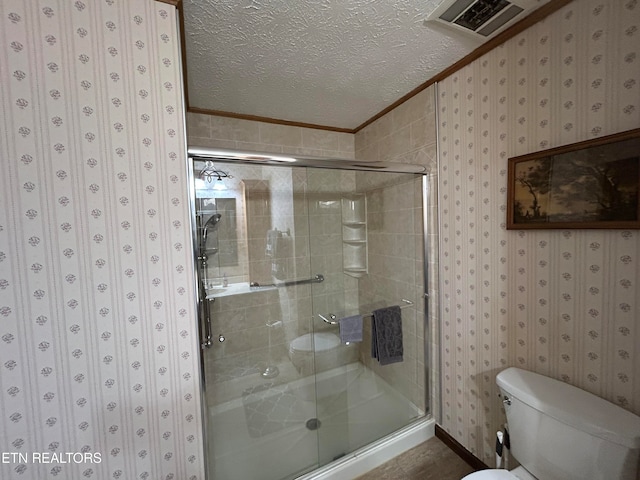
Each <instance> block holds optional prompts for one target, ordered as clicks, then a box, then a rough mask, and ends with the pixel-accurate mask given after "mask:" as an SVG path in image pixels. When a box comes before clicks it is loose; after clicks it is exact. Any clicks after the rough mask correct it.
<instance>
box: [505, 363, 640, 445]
mask: <svg viewBox="0 0 640 480" xmlns="http://www.w3.org/2000/svg"><path fill="white" fill-rule="evenodd" d="M496 382H497V384H498V386H499V387H500V388H501V389H502V390H503V391H504V392H505V393H508V394H509V395H511V396H512V397H514V398H517V399H518V400H520V401H521V402H523V403H525V404H527V405H529V406H530V407H532V408H535V409H536V410H538V411H540V412H542V413H544V414H546V415H549V416H550V417H552V418H555V419H556V420H558V421H559V422H562V423H565V424H567V425H570V426H572V427H574V428H576V429H578V430H581V431H583V432H586V433H589V434H591V435H594V436H596V437H600V438H602V439H604V440H607V441H610V442H613V443H617V444H619V445H623V446H625V447H628V448H632V449H636V448H640V417H638V416H637V415H634V414H633V413H631V412H629V411H627V410H625V409H623V408H621V407H619V406H617V405H614V404H613V403H611V402H608V401H606V400H604V399H603V398H600V397H597V396H596V395H593V394H591V393H589V392H587V391H585V390H581V389H579V388H577V387H574V386H573V385H569V384H568V383H564V382H561V381H559V380H555V379H553V378H549V377H545V376H544V375H540V374H537V373H534V372H529V371H527V370H522V369H520V368H515V367H511V368H507V369H506V370H503V371H502V372H500V373H499V374H498V376H497V377H496Z"/></svg>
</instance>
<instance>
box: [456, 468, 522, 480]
mask: <svg viewBox="0 0 640 480" xmlns="http://www.w3.org/2000/svg"><path fill="white" fill-rule="evenodd" d="M462 480H518V477H516V476H515V475H514V474H513V473H511V472H510V471H509V470H503V469H497V468H491V469H488V470H479V471H477V472H473V473H470V474H469V475H467V476H466V477H463V478H462Z"/></svg>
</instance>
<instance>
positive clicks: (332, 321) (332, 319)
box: [318, 298, 413, 325]
mask: <svg viewBox="0 0 640 480" xmlns="http://www.w3.org/2000/svg"><path fill="white" fill-rule="evenodd" d="M401 300H402V301H403V302H404V305H400V308H401V309H402V308H407V307H412V306H413V302H412V301H411V300H407V299H405V298H402V299H401ZM372 315H373V312H371V313H365V314H363V315H362V316H363V317H371V316H372ZM318 316H319V317H320V318H321V319H322V321H323V322H325V323H328V324H329V325H338V324H339V323H340V320H336V319H337V318H338V316H337V315H336V314H334V313H330V314H329V315H328V317H329V318H327V317H325V316H324V315H322V314H321V313H319V314H318Z"/></svg>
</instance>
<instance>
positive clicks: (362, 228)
mask: <svg viewBox="0 0 640 480" xmlns="http://www.w3.org/2000/svg"><path fill="white" fill-rule="evenodd" d="M342 262H343V264H342V267H343V272H344V273H345V274H346V275H349V276H352V277H355V278H360V277H362V276H364V275H366V274H367V273H368V272H369V265H368V245H367V197H366V195H365V194H352V195H349V196H346V197H343V198H342Z"/></svg>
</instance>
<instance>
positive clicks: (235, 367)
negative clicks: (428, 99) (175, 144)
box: [189, 148, 429, 480]
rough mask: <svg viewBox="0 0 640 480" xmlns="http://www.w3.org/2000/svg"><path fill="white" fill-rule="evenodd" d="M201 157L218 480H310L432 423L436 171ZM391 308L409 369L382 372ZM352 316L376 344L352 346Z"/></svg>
mask: <svg viewBox="0 0 640 480" xmlns="http://www.w3.org/2000/svg"><path fill="white" fill-rule="evenodd" d="M189 154H190V168H191V171H190V175H191V181H192V192H191V197H192V220H193V222H192V224H193V228H194V232H193V235H194V247H195V249H196V255H197V259H196V262H197V269H196V270H197V282H198V291H199V307H200V308H199V317H200V318H199V328H200V338H201V343H202V356H201V359H202V369H203V376H202V377H203V384H204V385H203V387H204V399H203V401H204V410H205V424H206V427H205V436H206V439H205V442H206V449H207V453H206V456H207V465H208V478H209V480H212V479H215V480H218V479H220V480H231V479H239V480H251V479H260V480H280V479H293V478H298V477H301V476H305V475H307V474H308V472H312V471H316V470H317V469H319V468H321V467H322V466H325V465H327V464H330V463H331V462H334V461H338V462H339V461H346V459H348V458H349V457H353V455H352V454H353V453H354V452H356V451H358V449H362V448H363V447H365V446H367V445H370V444H372V442H375V441H377V440H379V439H381V438H383V437H385V436H388V435H389V434H391V433H393V432H396V431H398V430H399V429H401V428H403V427H406V426H407V425H410V424H412V422H415V421H417V420H419V419H424V418H425V416H426V415H427V414H428V413H429V406H428V405H427V400H426V399H427V398H428V395H427V392H428V389H427V385H428V381H427V373H426V372H427V361H426V355H425V353H426V345H427V344H428V339H427V338H426V337H427V333H426V332H427V329H426V325H425V324H426V322H425V318H426V316H425V305H426V302H425V298H426V296H425V284H426V279H425V262H424V252H425V238H426V236H425V230H424V214H423V210H424V201H423V198H424V197H425V193H426V189H427V187H428V184H427V181H426V177H425V176H424V174H423V170H424V169H423V168H422V167H414V166H411V165H397V166H393V165H390V164H387V165H382V164H379V163H368V164H367V163H364V164H357V163H354V162H350V163H349V162H346V161H345V162H341V161H330V160H321V159H309V158H307V159H300V158H296V159H294V158H290V157H284V156H279V157H278V156H271V155H257V154H255V155H254V154H240V153H238V152H231V151H226V152H221V151H213V150H211V149H199V148H190V149H189ZM391 305H398V306H400V307H401V315H402V321H401V325H402V332H401V335H400V341H401V345H402V358H401V359H400V360H401V361H395V363H391V364H388V365H382V364H381V363H380V362H379V361H378V360H376V359H374V358H372V341H373V340H374V339H375V338H378V337H377V336H376V335H375V333H372V316H371V314H372V312H373V311H374V310H375V309H378V308H381V307H387V306H391ZM353 315H356V316H357V315H362V318H363V322H362V340H361V341H346V342H345V341H341V337H340V328H341V327H340V321H341V320H342V319H344V318H346V317H352V316H353ZM343 326H344V325H343ZM343 333H344V332H343ZM372 337H374V338H372ZM396 340H397V339H396ZM396 360H398V359H396ZM340 459H342V460H340Z"/></svg>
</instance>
